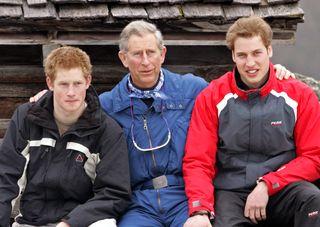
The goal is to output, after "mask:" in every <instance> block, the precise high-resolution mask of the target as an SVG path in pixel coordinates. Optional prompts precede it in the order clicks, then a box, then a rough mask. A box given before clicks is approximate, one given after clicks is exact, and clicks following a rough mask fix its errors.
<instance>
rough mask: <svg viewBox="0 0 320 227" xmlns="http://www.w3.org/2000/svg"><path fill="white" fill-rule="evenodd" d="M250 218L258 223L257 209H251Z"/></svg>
mask: <svg viewBox="0 0 320 227" xmlns="http://www.w3.org/2000/svg"><path fill="white" fill-rule="evenodd" d="M249 212H250V215H249V216H250V220H251V222H252V223H254V224H258V222H257V220H256V217H255V209H250V211H249Z"/></svg>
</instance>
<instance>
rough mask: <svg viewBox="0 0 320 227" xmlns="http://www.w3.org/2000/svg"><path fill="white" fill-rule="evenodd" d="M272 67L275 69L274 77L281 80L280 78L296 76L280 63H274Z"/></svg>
mask: <svg viewBox="0 0 320 227" xmlns="http://www.w3.org/2000/svg"><path fill="white" fill-rule="evenodd" d="M274 69H275V72H276V77H277V78H278V80H282V79H286V80H287V79H289V78H290V77H292V78H296V76H295V75H294V74H293V73H292V72H290V70H288V69H286V67H284V66H282V65H280V64H276V65H274Z"/></svg>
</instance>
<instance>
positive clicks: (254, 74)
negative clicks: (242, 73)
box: [246, 69, 259, 77]
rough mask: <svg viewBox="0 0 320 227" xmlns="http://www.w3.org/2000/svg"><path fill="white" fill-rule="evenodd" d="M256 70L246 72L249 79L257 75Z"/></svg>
mask: <svg viewBox="0 0 320 227" xmlns="http://www.w3.org/2000/svg"><path fill="white" fill-rule="evenodd" d="M258 72H259V70H258V69H251V70H246V73H247V75H248V76H249V77H255V76H256V75H257V74H258Z"/></svg>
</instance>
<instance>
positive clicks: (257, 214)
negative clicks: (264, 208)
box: [255, 208, 262, 221]
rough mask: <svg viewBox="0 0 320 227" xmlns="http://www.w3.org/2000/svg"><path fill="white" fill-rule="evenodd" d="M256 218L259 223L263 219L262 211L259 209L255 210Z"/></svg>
mask: <svg viewBox="0 0 320 227" xmlns="http://www.w3.org/2000/svg"><path fill="white" fill-rule="evenodd" d="M255 218H256V220H258V221H261V220H262V218H261V210H260V209H258V208H257V209H256V210H255Z"/></svg>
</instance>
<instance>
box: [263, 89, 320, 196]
mask: <svg viewBox="0 0 320 227" xmlns="http://www.w3.org/2000/svg"><path fill="white" fill-rule="evenodd" d="M302 89H303V90H300V91H299V92H296V93H299V94H302V95H301V96H300V100H298V107H297V121H296V125H295V129H294V140H295V145H296V158H295V159H293V160H292V161H290V162H289V163H287V164H285V165H283V166H281V167H280V168H279V169H278V170H277V171H275V172H270V173H268V174H266V175H265V176H263V177H262V179H263V180H264V181H265V182H266V183H267V185H268V192H269V195H273V194H274V193H276V192H278V191H280V190H281V189H282V188H284V187H285V186H286V185H288V184H290V183H292V182H295V181H299V180H306V181H310V182H313V181H315V180H317V179H319V178H320V104H319V101H318V98H317V97H316V95H315V94H314V92H313V91H312V90H311V89H310V88H309V87H307V86H306V85H305V86H304V87H303V88H302Z"/></svg>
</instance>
